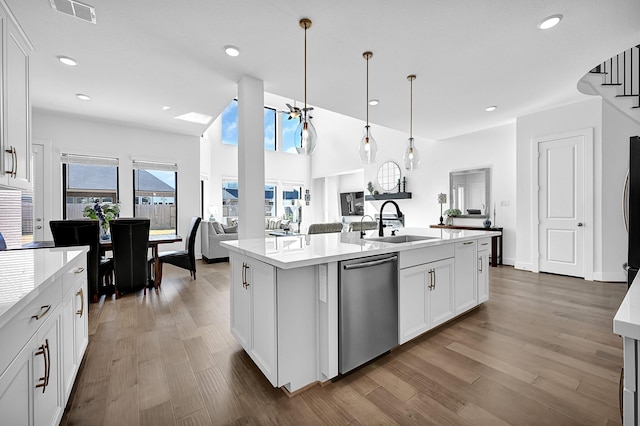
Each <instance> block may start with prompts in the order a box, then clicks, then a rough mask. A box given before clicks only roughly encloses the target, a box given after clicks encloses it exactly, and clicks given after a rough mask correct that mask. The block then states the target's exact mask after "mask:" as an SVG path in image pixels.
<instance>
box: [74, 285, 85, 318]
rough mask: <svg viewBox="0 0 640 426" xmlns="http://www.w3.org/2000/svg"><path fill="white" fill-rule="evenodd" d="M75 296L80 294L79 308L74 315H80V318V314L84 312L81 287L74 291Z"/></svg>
mask: <svg viewBox="0 0 640 426" xmlns="http://www.w3.org/2000/svg"><path fill="white" fill-rule="evenodd" d="M76 296H80V309H78V310H77V311H76V315H80V318H82V314H83V313H84V292H83V291H82V289H79V290H78V291H77V292H76Z"/></svg>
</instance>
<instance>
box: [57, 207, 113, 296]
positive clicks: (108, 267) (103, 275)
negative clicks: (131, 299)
mask: <svg viewBox="0 0 640 426" xmlns="http://www.w3.org/2000/svg"><path fill="white" fill-rule="evenodd" d="M49 227H50V228H51V233H52V234H53V243H54V245H55V246H56V247H73V246H89V252H88V253H87V280H88V285H89V300H91V301H92V302H97V301H98V297H99V296H100V294H103V293H105V292H106V289H107V288H108V287H109V286H110V285H111V283H112V274H113V263H112V260H111V259H109V258H105V257H102V256H101V253H100V222H99V221H97V220H92V219H70V220H52V221H50V222H49Z"/></svg>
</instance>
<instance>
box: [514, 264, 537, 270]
mask: <svg viewBox="0 0 640 426" xmlns="http://www.w3.org/2000/svg"><path fill="white" fill-rule="evenodd" d="M514 268H515V269H521V270H523V271H531V270H533V265H532V264H531V263H525V262H516V263H515V265H514Z"/></svg>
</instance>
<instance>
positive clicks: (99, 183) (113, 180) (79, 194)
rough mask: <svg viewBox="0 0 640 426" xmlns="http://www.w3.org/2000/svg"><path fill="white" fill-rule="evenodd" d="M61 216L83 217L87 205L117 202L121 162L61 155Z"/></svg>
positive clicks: (113, 159)
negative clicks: (119, 163) (62, 202)
mask: <svg viewBox="0 0 640 426" xmlns="http://www.w3.org/2000/svg"><path fill="white" fill-rule="evenodd" d="M61 161H62V185H63V191H62V192H63V194H62V198H63V200H65V202H64V204H63V211H62V217H63V218H64V219H79V218H82V217H83V215H82V212H83V211H84V208H85V207H86V206H90V205H93V204H95V203H104V202H108V203H115V202H117V201H118V199H119V198H118V159H117V158H103V157H89V156H83V155H73V154H62V156H61Z"/></svg>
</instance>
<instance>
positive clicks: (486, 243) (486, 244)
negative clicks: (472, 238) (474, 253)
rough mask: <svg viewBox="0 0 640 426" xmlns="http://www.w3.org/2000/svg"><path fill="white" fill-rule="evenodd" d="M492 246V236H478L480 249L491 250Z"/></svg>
mask: <svg viewBox="0 0 640 426" xmlns="http://www.w3.org/2000/svg"><path fill="white" fill-rule="evenodd" d="M490 248H491V237H487V238H478V251H483V250H489V249H490Z"/></svg>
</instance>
